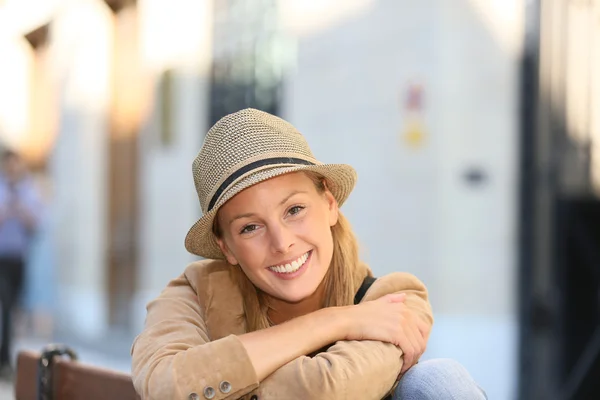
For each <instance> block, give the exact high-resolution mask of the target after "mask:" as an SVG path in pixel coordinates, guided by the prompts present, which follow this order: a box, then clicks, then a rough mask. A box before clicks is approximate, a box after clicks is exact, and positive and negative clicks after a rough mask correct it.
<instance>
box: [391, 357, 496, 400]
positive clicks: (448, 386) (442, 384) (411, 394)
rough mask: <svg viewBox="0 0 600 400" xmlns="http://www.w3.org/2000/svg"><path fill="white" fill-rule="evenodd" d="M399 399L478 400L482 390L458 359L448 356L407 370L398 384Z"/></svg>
mask: <svg viewBox="0 0 600 400" xmlns="http://www.w3.org/2000/svg"><path fill="white" fill-rule="evenodd" d="M397 392H398V394H399V396H397V397H398V398H400V399H407V400H408V399H436V400H445V399H448V400H451V399H461V400H480V399H481V400H482V399H486V398H487V397H486V396H485V392H484V391H483V390H482V389H481V388H480V387H479V386H478V385H477V384H476V383H475V381H474V380H473V378H472V377H471V375H470V374H469V372H468V371H467V370H466V368H465V367H463V366H462V365H461V364H460V363H459V362H457V361H455V360H451V359H433V360H427V361H422V362H420V363H418V364H417V365H415V366H414V367H412V368H411V369H409V370H408V371H407V372H406V373H405V374H404V376H403V377H402V379H400V383H399V385H398V389H397Z"/></svg>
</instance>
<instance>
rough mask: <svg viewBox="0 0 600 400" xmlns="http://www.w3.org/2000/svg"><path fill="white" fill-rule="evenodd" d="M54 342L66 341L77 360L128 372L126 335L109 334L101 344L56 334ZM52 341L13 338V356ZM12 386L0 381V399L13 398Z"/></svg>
mask: <svg viewBox="0 0 600 400" xmlns="http://www.w3.org/2000/svg"><path fill="white" fill-rule="evenodd" d="M56 337H57V339H61V340H56V341H53V342H54V343H66V344H68V345H69V347H71V348H72V349H73V350H74V351H75V352H76V353H77V355H78V356H79V361H80V362H82V363H86V364H92V365H97V366H100V367H104V368H109V369H114V370H118V371H122V372H127V373H129V372H130V366H131V361H130V358H129V351H128V348H129V346H130V344H131V342H130V341H129V340H128V338H127V337H119V336H116V337H115V336H111V337H110V338H107V339H108V340H106V341H105V342H104V343H103V345H93V344H90V343H82V342H80V341H77V340H74V339H65V337H64V336H63V337H61V336H60V335H57V336H56ZM49 343H52V342H49V341H47V340H42V339H36V338H18V339H16V340H15V348H14V351H15V355H14V356H15V357H16V353H17V352H19V351H20V350H33V351H40V350H41V349H42V348H44V346H46V345H47V344H49ZM14 398H15V396H14V388H13V386H12V385H10V384H8V383H5V382H0V400H13V399H14Z"/></svg>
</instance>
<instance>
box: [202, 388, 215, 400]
mask: <svg viewBox="0 0 600 400" xmlns="http://www.w3.org/2000/svg"><path fill="white" fill-rule="evenodd" d="M215 394H217V392H215V389H213V388H212V386H207V387H205V388H204V397H206V398H207V399H212V398H213V397H215Z"/></svg>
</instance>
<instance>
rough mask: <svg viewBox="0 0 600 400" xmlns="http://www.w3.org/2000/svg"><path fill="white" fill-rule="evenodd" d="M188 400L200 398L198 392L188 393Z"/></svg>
mask: <svg viewBox="0 0 600 400" xmlns="http://www.w3.org/2000/svg"><path fill="white" fill-rule="evenodd" d="M188 400H200V396H198V393H190V395H189V396H188Z"/></svg>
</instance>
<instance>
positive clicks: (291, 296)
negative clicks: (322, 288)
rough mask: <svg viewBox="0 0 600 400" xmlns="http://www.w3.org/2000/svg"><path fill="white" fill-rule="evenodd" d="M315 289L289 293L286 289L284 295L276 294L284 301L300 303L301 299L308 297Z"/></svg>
mask: <svg viewBox="0 0 600 400" xmlns="http://www.w3.org/2000/svg"><path fill="white" fill-rule="evenodd" d="M314 292H315V291H314V290H312V291H305V290H303V291H301V292H300V291H299V292H293V293H290V291H286V292H285V294H284V295H282V296H278V297H279V299H280V300H283V301H285V302H286V303H292V304H295V303H300V302H302V300H306V299H307V298H309V297H310V296H311V295H312V294H313V293H314Z"/></svg>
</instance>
